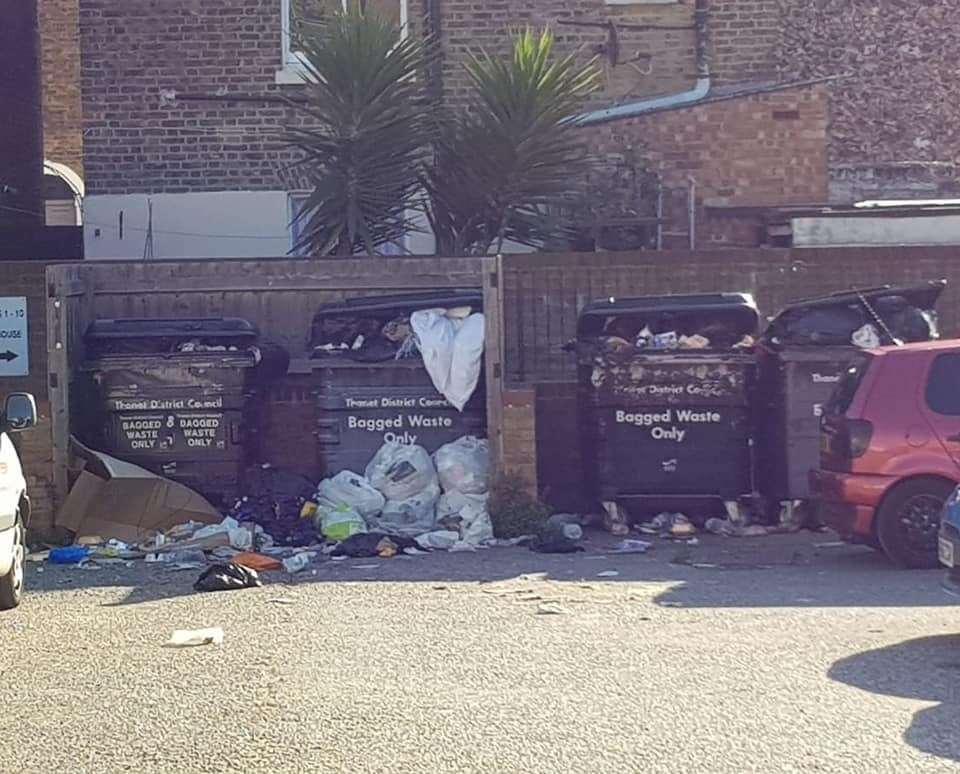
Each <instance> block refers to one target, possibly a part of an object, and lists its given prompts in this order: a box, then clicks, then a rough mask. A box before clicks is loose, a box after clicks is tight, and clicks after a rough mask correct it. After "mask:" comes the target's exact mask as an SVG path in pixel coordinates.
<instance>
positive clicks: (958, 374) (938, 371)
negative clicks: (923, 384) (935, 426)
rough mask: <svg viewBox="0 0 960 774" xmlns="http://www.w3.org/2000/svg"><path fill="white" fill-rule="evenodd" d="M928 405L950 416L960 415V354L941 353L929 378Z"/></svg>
mask: <svg viewBox="0 0 960 774" xmlns="http://www.w3.org/2000/svg"><path fill="white" fill-rule="evenodd" d="M927 405H928V406H929V407H930V410H931V411H936V412H937V413H938V414H943V415H945V416H949V417H956V416H960V355H940V356H939V357H937V359H936V360H934V361H933V366H932V367H931V368H930V375H929V377H928V378H927Z"/></svg>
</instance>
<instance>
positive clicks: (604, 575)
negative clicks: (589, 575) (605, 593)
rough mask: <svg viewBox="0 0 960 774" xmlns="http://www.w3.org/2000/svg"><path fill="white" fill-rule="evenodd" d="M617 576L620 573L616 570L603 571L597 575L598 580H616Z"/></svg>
mask: <svg viewBox="0 0 960 774" xmlns="http://www.w3.org/2000/svg"><path fill="white" fill-rule="evenodd" d="M619 575H620V573H619V572H617V571H616V570H604V571H603V572H598V573H597V577H598V578H616V577H617V576H619Z"/></svg>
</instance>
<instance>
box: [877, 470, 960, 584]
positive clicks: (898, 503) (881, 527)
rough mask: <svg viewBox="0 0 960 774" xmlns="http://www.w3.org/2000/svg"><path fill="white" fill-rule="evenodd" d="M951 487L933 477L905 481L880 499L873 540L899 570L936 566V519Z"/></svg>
mask: <svg viewBox="0 0 960 774" xmlns="http://www.w3.org/2000/svg"><path fill="white" fill-rule="evenodd" d="M953 489H954V485H953V484H951V483H950V482H948V481H944V480H942V479H936V478H924V479H916V480H913V481H907V482H905V483H903V484H900V485H899V486H898V487H896V488H895V489H894V490H893V491H892V492H890V494H888V495H887V497H886V498H885V499H884V501H883V503H882V504H881V506H880V510H879V511H878V513H877V539H878V540H879V542H880V545H881V547H882V548H883V551H884V553H885V554H886V555H887V556H888V557H890V559H892V560H893V561H894V562H895V563H896V564H898V565H900V566H901V567H907V568H910V569H931V568H934V567H938V566H939V563H938V561H937V535H938V533H939V531H940V517H941V513H942V511H943V504H944V503H945V502H946V500H947V498H948V497H949V496H950V493H951V492H952V491H953Z"/></svg>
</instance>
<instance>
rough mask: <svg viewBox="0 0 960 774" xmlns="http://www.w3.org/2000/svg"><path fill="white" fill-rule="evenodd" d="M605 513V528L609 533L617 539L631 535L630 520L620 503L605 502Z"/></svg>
mask: <svg viewBox="0 0 960 774" xmlns="http://www.w3.org/2000/svg"><path fill="white" fill-rule="evenodd" d="M603 512H604V514H603V526H604V529H606V530H607V532H609V533H610V534H611V535H616V536H617V537H626V536H627V535H629V534H630V520H629V518H628V517H627V512H626V511H625V510H624V509H623V507H621V505H620V504H619V503H616V502H613V501H607V502H604V503H603Z"/></svg>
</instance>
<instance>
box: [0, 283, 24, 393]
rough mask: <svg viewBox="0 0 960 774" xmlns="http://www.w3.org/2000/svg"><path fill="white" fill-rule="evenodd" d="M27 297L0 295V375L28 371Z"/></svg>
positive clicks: (17, 374)
mask: <svg viewBox="0 0 960 774" xmlns="http://www.w3.org/2000/svg"><path fill="white" fill-rule="evenodd" d="M28 333H29V332H28V330H27V299H26V298H24V297H23V296H7V297H0V377H4V376H27V375H28V374H29V373H30V355H29V350H30V337H29V335H28Z"/></svg>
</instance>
